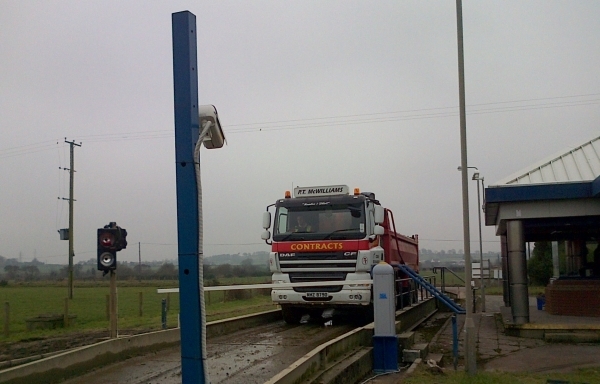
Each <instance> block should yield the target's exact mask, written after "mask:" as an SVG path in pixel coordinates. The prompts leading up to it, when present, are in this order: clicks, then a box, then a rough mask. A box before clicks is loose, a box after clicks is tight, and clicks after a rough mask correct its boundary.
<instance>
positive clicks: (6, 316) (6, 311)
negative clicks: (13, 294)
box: [4, 301, 10, 337]
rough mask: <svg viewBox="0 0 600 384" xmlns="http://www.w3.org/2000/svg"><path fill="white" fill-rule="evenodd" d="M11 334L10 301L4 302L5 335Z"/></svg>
mask: <svg viewBox="0 0 600 384" xmlns="http://www.w3.org/2000/svg"><path fill="white" fill-rule="evenodd" d="M9 334H10V304H9V302H8V301H5V302H4V337H8V336H9Z"/></svg>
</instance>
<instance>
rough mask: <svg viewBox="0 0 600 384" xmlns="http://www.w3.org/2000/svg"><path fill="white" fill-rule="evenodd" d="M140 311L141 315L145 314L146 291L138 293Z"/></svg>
mask: <svg viewBox="0 0 600 384" xmlns="http://www.w3.org/2000/svg"><path fill="white" fill-rule="evenodd" d="M138 313H139V315H140V317H143V316H144V293H143V292H139V293H138Z"/></svg>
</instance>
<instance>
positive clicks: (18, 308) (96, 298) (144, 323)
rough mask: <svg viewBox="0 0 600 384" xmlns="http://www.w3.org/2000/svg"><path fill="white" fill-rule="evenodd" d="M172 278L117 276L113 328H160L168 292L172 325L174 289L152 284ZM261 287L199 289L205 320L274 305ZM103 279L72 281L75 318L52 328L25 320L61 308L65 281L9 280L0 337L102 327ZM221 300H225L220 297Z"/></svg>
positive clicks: (1, 291) (2, 294)
mask: <svg viewBox="0 0 600 384" xmlns="http://www.w3.org/2000/svg"><path fill="white" fill-rule="evenodd" d="M256 280H259V281H258V282H265V278H264V277H263V278H259V279H255V278H249V279H221V280H220V281H219V283H220V285H229V284H252V283H256V282H257V281H256ZM175 287H177V282H176V281H146V282H137V281H124V282H121V281H119V282H117V296H118V328H119V332H120V333H127V332H140V331H150V330H157V329H160V328H161V326H162V322H161V306H162V299H166V298H167V297H168V298H169V300H168V302H169V311H168V313H167V326H169V327H174V326H176V325H177V320H178V313H179V308H180V303H179V294H177V293H171V294H158V293H157V292H156V290H157V288H175ZM140 292H141V293H142V297H143V311H142V316H140V315H139V294H140ZM265 293H266V292H265V291H264V290H263V291H261V292H258V291H254V292H252V293H251V292H250V291H230V292H227V294H226V295H225V293H224V292H219V291H215V292H210V293H209V292H205V302H206V316H207V320H208V321H212V320H217V319H222V318H227V317H234V316H239V315H241V314H247V313H253V312H259V311H263V310H269V309H274V308H275V307H274V306H273V305H272V303H271V297H270V295H265ZM108 294H109V285H108V282H77V283H76V284H75V287H74V290H73V299H72V300H69V304H68V305H69V313H70V314H74V315H77V319H76V321H75V324H74V325H72V326H70V327H68V328H64V329H63V328H59V329H55V330H35V331H27V330H26V322H25V320H26V319H28V318H32V317H36V316H38V315H40V314H51V313H52V314H58V315H62V314H64V308H65V298H66V296H67V288H66V284H62V283H47V284H46V285H44V284H42V283H35V284H29V285H15V284H10V285H9V286H6V287H1V288H0V300H1V301H0V313H2V315H0V318H1V319H2V320H1V324H2V325H0V340H3V341H9V342H10V341H19V340H26V339H35V338H39V337H50V336H59V335H65V334H69V333H76V332H82V331H92V330H107V329H108V327H109V322H108V319H107V314H106V308H107V303H106V300H107V299H106V297H107V295H108ZM224 300H225V301H224ZM5 303H9V308H10V312H9V319H10V322H9V337H8V338H6V337H4V336H3V335H2V333H1V332H2V329H3V325H4V321H5V315H4V313H5Z"/></svg>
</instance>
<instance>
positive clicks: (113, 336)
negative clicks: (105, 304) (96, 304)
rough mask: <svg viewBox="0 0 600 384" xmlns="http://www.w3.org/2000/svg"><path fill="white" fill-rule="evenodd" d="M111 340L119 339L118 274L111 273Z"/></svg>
mask: <svg viewBox="0 0 600 384" xmlns="http://www.w3.org/2000/svg"><path fill="white" fill-rule="evenodd" d="M110 338H111V339H116V338H117V273H116V272H115V271H110Z"/></svg>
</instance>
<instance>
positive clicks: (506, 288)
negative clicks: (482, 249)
mask: <svg viewBox="0 0 600 384" xmlns="http://www.w3.org/2000/svg"><path fill="white" fill-rule="evenodd" d="M500 252H501V253H502V296H503V299H504V306H505V307H510V285H509V282H508V245H507V244H506V235H501V236H500Z"/></svg>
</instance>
